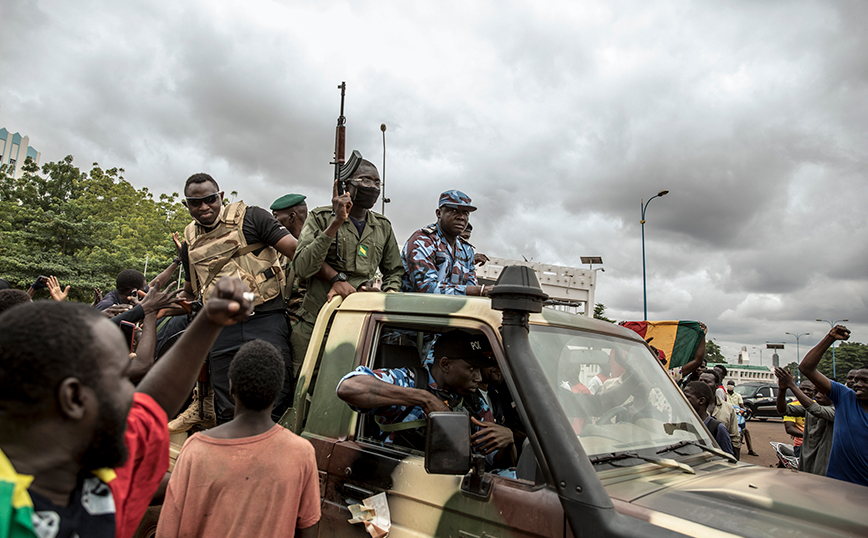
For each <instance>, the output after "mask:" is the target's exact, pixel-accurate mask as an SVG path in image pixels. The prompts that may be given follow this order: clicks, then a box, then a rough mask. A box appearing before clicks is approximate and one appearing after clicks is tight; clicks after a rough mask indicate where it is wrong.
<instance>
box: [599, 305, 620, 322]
mask: <svg viewBox="0 0 868 538" xmlns="http://www.w3.org/2000/svg"><path fill="white" fill-rule="evenodd" d="M594 319H601V320H603V321H608V322H609V323H615V320H614V319H609V318H607V317H606V305H604V304H603V303H597V304H595V305H594Z"/></svg>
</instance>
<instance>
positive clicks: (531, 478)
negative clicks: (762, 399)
mask: <svg viewBox="0 0 868 538" xmlns="http://www.w3.org/2000/svg"><path fill="white" fill-rule="evenodd" d="M544 299H545V294H543V292H542V290H541V289H540V287H539V284H538V282H537V279H536V277H535V275H534V274H533V272H532V271H531V270H529V269H528V268H525V267H509V268H507V269H506V270H505V271H504V272H503V274H502V275H501V276H500V278H499V280H498V283H497V285H496V286H495V288H494V290H492V292H491V296H490V298H487V297H456V296H441V295H430V294H409V293H406V294H405V293H356V294H353V295H350V296H349V297H347V298H346V299H345V300H343V301H341V300H340V299H339V298H336V299H334V300H332V302H331V303H329V304H327V305H326V306H325V307H323V309H322V311H321V312H320V313H319V317H318V319H317V322H316V326H315V329H314V332H313V336H312V338H311V343H310V347H309V349H308V352H307V355H306V357H305V362H304V365H303V367H302V370H301V373H300V375H299V381H298V385H297V388H296V393H295V400H294V404H293V407H292V409H290V410H288V411H287V412H286V414H285V415H284V416H283V418H282V419H281V424H282V425H283V426H285V427H287V428H289V429H291V430H292V431H294V432H295V433H297V434H299V435H301V436H303V437H304V438H306V439H307V440H309V441H310V443H311V444H312V445H313V446H314V448H315V450H316V458H317V465H318V468H319V477H320V484H319V485H320V494H321V496H322V519H321V520H320V524H319V535H320V536H340V537H344V536H359V537H362V536H368V534H367V532H366V531H365V528H364V527H363V526H362V525H360V524H355V525H353V524H350V523H348V520H349V519H350V518H351V517H352V515H351V513H350V510H349V509H348V506H350V505H353V504H359V503H360V502H361V501H362V500H363V499H365V498H368V497H371V496H373V495H375V494H378V493H383V492H385V494H386V497H387V500H388V505H389V508H390V513H391V533H390V535H389V536H392V537H396V538H398V537H404V536H414V537H418V536H438V537H440V536H444V537H448V536H451V537H456V538H458V537H466V538H473V537H483V536H485V537H495V536H497V537H500V536H522V537H524V536H539V537H551V538H554V537H558V538H563V537H565V536H701V537H715V536H757V537H760V536H763V537H766V536H787V537H794V536H805V537H808V536H810V537H815V536H868V511H866V510H865V507H866V506H868V488H864V487H861V486H856V485H852V484H849V483H844V482H840V481H836V480H832V479H827V478H824V477H818V476H814V475H810V474H806V473H799V472H797V471H792V470H784V469H766V468H760V467H757V466H754V465H750V464H746V463H741V462H737V461H735V459H734V458H733V457H731V456H729V455H728V454H726V453H724V452H722V451H721V450H720V449H719V448H718V447H717V445H716V443H715V441H714V439H713V437H712V436H711V435H710V434H709V433H708V431H707V429H706V428H705V426H704V425H703V423H702V422H701V420H700V419H699V417H698V416H697V415H696V413H695V412H694V410H693V409H692V407H691V406H690V405H689V403H688V402H687V400H686V399H685V397H684V395H683V394H682V393H681V391H680V390H679V388H678V387H677V385H676V384H675V383H674V382H673V381H672V379H671V378H670V376H669V375H668V374H667V372H666V370H664V369H663V368H662V366H661V365H660V363H659V361H657V360H656V358H655V357H654V356H653V355H652V354H651V352H650V350H649V348H648V346H647V344H646V343H645V342H644V341H643V340H642V338H641V337H639V336H638V335H637V334H636V333H635V332H633V331H630V330H628V329H625V328H623V327H619V326H617V325H614V324H610V323H607V322H603V321H598V320H595V319H590V318H588V317H586V316H581V315H574V314H570V313H566V312H561V311H557V310H554V309H550V308H543V307H542V303H543V300H544ZM454 328H461V329H463V330H465V331H470V332H473V333H476V334H482V335H484V336H485V337H486V338H487V339H488V340H489V342H490V344H491V348H492V350H493V352H494V357H495V359H496V360H497V363H498V365H499V366H500V369H501V370H502V372H503V375H504V383H505V384H506V387H507V389H508V390H509V393H510V394H511V396H512V398H513V400H514V402H515V407H516V409H517V411H518V414H519V416H520V418H521V421H522V423H523V425H524V427H525V430H526V434H527V441H526V442H525V443H524V444H523V447H522V450H521V457H520V458H519V461H518V465H517V469H516V474H515V477H514V478H512V477H508V476H502V475H500V474H495V473H492V472H486V471H485V466H484V464H481V460H482V457H481V456H478V455H476V456H474V455H473V454H472V451H471V448H470V441H469V432H470V423H469V419H468V418H467V415H466V414H464V413H460V412H459V413H433V414H432V416H431V417H429V418H428V426H427V430H428V436H429V438H428V446H429V447H436V448H437V450H428V451H427V452H422V451H418V450H413V449H410V448H405V447H402V446H398V445H395V444H385V443H383V442H382V441H381V440H380V439H381V438H382V435H381V434H380V432H379V431H378V428H377V425H376V422H375V421H374V420H373V417H370V416H367V415H364V414H359V413H357V412H354V411H353V410H352V409H350V407H349V406H348V405H347V404H346V403H344V402H343V401H341V400H340V399H339V398H338V397H337V395H336V387H337V385H338V382H339V381H340V379H341V378H342V377H343V376H344V375H345V374H347V373H348V372H350V371H352V370H353V369H355V368H356V367H358V366H360V365H366V366H369V367H371V368H394V367H410V366H416V367H418V366H419V365H420V364H421V359H422V358H423V357H425V349H426V346H425V344H426V342H430V341H431V339H432V338H436V336H437V335H438V334H442V333H443V332H445V331H447V330H451V329H454ZM601 373H602V374H605V377H608V379H607V380H606V381H605V383H603V386H602V388H598V389H597V392H596V393H594V394H592V393H591V392H590V391H589V390H587V389H586V386H587V385H588V383H589V381H590V380H591V379H592V378H593V377H594V376H597V375H598V374H601ZM175 448H177V447H175Z"/></svg>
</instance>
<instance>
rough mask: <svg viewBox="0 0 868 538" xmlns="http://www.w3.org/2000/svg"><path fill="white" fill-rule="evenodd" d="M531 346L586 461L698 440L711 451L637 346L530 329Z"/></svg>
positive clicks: (684, 405) (685, 406)
mask: <svg viewBox="0 0 868 538" xmlns="http://www.w3.org/2000/svg"><path fill="white" fill-rule="evenodd" d="M530 329H531V330H530V343H531V347H532V348H533V350H534V353H536V356H537V358H538V359H539V361H540V363H541V364H542V367H543V370H545V372H546V377H547V378H548V381H549V383H550V384H551V386H552V388H553V389H554V390H555V394H557V395H558V400H559V401H560V404H561V407H562V408H563V411H564V413H565V414H566V416H567V419H568V420H570V421H571V423H572V426H573V430H574V431H575V432H576V435H578V437H579V439H580V440H581V442H582V446H583V447H584V449H585V452H586V453H587V454H588V456H594V455H599V454H608V453H613V452H623V451H641V450H644V449H648V450H649V453H652V452H650V449H658V448H663V447H667V446H671V445H672V444H674V443H678V442H679V441H698V442H700V443H702V444H706V445H709V446H713V442H712V441H711V439H710V437H709V436H708V433H707V432H706V430H705V428H703V426H702V424H701V423H700V421H699V419H697V418H696V416H695V415H694V413H693V410H692V409H691V408H690V404H689V403H688V402H687V400H686V399H685V398H684V396H683V395H682V394H681V392H680V391H679V390H678V388H677V387H676V386H675V384H674V383H673V382H672V380H671V379H670V378H669V375H668V374H667V373H666V371H665V370H664V369H663V368H661V367H660V364H659V363H658V362H657V360H656V359H655V358H654V357H653V356H652V355H651V353H650V352H649V351H648V349H647V348H646V347H645V346H644V345H642V344H640V343H637V342H631V341H629V340H624V339H620V338H614V337H609V336H605V335H601V334H594V333H588V332H583V331H578V330H574V329H570V328H566V327H557V326H549V325H531V327H530Z"/></svg>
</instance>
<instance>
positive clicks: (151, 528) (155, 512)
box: [133, 506, 161, 538]
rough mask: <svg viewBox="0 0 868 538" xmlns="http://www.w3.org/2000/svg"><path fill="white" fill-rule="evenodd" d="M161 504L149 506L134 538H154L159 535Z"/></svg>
mask: <svg viewBox="0 0 868 538" xmlns="http://www.w3.org/2000/svg"><path fill="white" fill-rule="evenodd" d="M160 508H161V507H160V506H149V507H148V511H147V512H145V516H144V517H143V518H142V521H141V523H139V528H138V529H136V533H135V534H134V535H133V538H154V536H156V535H157V522H158V521H159V520H160Z"/></svg>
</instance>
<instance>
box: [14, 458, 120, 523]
mask: <svg viewBox="0 0 868 538" xmlns="http://www.w3.org/2000/svg"><path fill="white" fill-rule="evenodd" d="M29 493H30V498H31V499H32V500H33V514H34V515H33V526H34V528H35V529H36V534H37V535H38V536H52V537H56V538H72V537H79V536H81V537H84V536H93V537H95V538H101V537H103V536H105V537H107V538H108V537H113V536H114V535H115V501H114V497H112V493H111V489H109V487H108V484H106V483H105V482H103V481H102V480H100V479H99V478H97V477H96V476H94V475H92V474H90V473H86V474H85V473H83V474H82V475H81V476H79V479H78V483H77V484H76V486H75V491H74V492H73V493H72V498H71V499H70V501H69V505H68V506H57V505H56V504H54V503H52V502H51V501H49V500H48V499H46V498H45V497H43V496H42V495H40V494H38V493H35V492H33V491H30V492H29Z"/></svg>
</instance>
